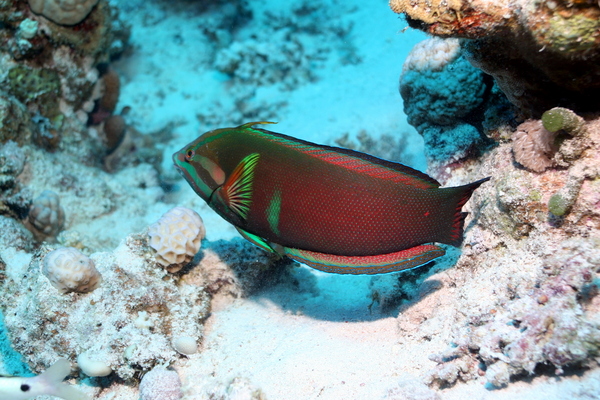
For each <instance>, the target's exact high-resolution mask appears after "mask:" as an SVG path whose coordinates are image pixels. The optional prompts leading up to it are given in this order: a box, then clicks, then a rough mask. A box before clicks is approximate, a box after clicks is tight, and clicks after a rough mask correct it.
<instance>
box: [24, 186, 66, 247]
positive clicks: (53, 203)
mask: <svg viewBox="0 0 600 400" xmlns="http://www.w3.org/2000/svg"><path fill="white" fill-rule="evenodd" d="M29 222H30V223H31V225H32V226H33V227H34V228H35V231H34V232H33V233H34V234H38V236H39V237H40V239H43V238H46V237H55V236H56V235H58V233H59V232H60V230H61V229H62V227H63V225H64V223H65V212H64V210H63V208H62V207H61V206H60V199H59V197H58V195H57V194H56V193H54V192H53V191H51V190H44V191H43V192H42V193H41V194H40V195H39V196H38V197H37V198H36V199H35V200H34V201H33V203H32V204H31V209H30V210H29Z"/></svg>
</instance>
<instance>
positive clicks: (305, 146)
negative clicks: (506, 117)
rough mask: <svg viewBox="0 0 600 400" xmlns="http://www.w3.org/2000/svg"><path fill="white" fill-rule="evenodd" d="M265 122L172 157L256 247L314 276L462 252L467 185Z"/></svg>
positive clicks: (219, 134)
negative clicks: (448, 250) (445, 182)
mask: <svg viewBox="0 0 600 400" xmlns="http://www.w3.org/2000/svg"><path fill="white" fill-rule="evenodd" d="M256 124H258V123H250V124H245V125H242V126H240V127H237V128H229V129H219V130H215V131H211V132H207V133H205V134H204V135H202V136H200V137H199V138H198V139H196V140H195V141H194V142H192V143H190V144H189V145H187V146H185V147H184V148H183V149H182V150H181V151H179V152H177V153H175V154H174V156H173V159H174V162H175V164H176V166H177V167H178V168H179V169H180V171H181V172H182V174H183V175H184V177H185V178H186V180H187V181H188V182H189V183H190V185H191V186H192V187H193V188H194V190H195V191H196V192H197V193H198V194H199V195H200V196H201V197H202V198H203V199H204V200H206V201H207V203H208V204H209V205H210V206H211V207H212V208H213V209H214V210H215V211H217V213H219V214H220V215H221V216H222V217H223V218H225V219H226V220H227V221H228V222H230V223H232V224H233V225H235V226H236V227H237V228H238V230H240V232H241V233H242V235H244V237H246V238H247V239H249V240H251V241H252V242H254V243H255V244H257V245H259V246H261V247H263V248H265V249H267V250H271V251H277V252H279V253H280V254H285V255H287V256H290V257H292V258H294V259H296V260H298V261H300V262H303V263H306V264H308V265H311V266H313V267H315V268H318V269H322V270H325V271H330V272H337V273H382V272H389V271H396V270H402V269H406V268H412V267H414V266H417V265H421V264H423V263H425V262H427V261H429V260H431V259H433V258H436V257H439V256H441V255H443V254H444V251H443V250H442V249H441V248H440V247H439V246H435V245H431V244H428V243H433V242H439V243H446V244H451V245H458V244H460V242H461V239H462V226H463V219H464V214H463V213H462V212H461V208H462V206H463V205H464V203H465V202H466V201H467V200H468V199H469V197H470V196H471V194H472V192H473V190H475V189H476V188H477V187H478V186H479V185H480V184H481V183H483V182H484V181H486V180H487V179H484V180H481V181H478V182H474V183H471V184H469V185H465V186H460V187H452V188H440V187H439V186H440V184H439V183H438V182H437V181H435V180H434V179H432V178H430V177H429V176H427V175H425V174H423V173H421V172H419V171H416V170H413V169H411V168H409V167H406V166H404V165H402V164H398V163H393V162H389V161H385V160H381V159H378V158H375V157H372V156H369V155H367V154H363V153H359V152H355V151H351V150H346V149H340V148H335V147H328V146H321V145H317V144H313V143H310V142H306V141H302V140H299V139H296V138H293V137H290V136H286V135H281V134H277V133H274V132H270V131H267V130H264V129H257V128H253V125H256Z"/></svg>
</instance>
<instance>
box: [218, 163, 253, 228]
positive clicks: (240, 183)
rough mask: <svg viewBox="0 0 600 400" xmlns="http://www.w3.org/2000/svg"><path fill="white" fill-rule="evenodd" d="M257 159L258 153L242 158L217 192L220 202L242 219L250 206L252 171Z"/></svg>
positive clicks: (246, 214)
mask: <svg viewBox="0 0 600 400" xmlns="http://www.w3.org/2000/svg"><path fill="white" fill-rule="evenodd" d="M259 158H260V155H259V154H258V153H252V154H249V155H247V156H246V157H244V158H243V159H242V161H240V163H239V164H238V165H237V167H235V169H234V170H233V172H232V173H231V175H230V176H229V177H228V178H227V180H226V181H225V184H224V185H223V186H222V187H221V188H220V189H221V190H220V191H219V196H221V200H222V201H223V202H224V203H225V204H226V205H227V207H228V208H229V209H230V210H231V211H233V212H234V213H235V214H237V215H238V216H240V217H241V218H242V219H246V217H247V216H248V212H249V211H250V205H251V204H252V185H253V181H254V169H255V168H256V164H257V163H258V159H259Z"/></svg>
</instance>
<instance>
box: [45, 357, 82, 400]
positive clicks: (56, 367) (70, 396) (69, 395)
mask: <svg viewBox="0 0 600 400" xmlns="http://www.w3.org/2000/svg"><path fill="white" fill-rule="evenodd" d="M70 373H71V363H69V361H68V360H66V359H64V358H61V359H59V360H58V361H56V362H55V363H54V364H53V365H52V366H51V367H50V368H48V369H47V370H46V371H44V372H43V373H42V374H41V375H39V376H38V377H37V379H38V380H39V381H40V382H43V384H44V386H45V387H47V388H48V392H50V393H48V394H50V395H52V396H56V397H60V398H61V399H65V400H89V397H88V396H87V395H86V394H85V393H83V392H80V391H79V390H77V389H75V388H74V387H72V386H70V385H68V384H66V383H63V379H65V378H66V377H67V375H69V374H70Z"/></svg>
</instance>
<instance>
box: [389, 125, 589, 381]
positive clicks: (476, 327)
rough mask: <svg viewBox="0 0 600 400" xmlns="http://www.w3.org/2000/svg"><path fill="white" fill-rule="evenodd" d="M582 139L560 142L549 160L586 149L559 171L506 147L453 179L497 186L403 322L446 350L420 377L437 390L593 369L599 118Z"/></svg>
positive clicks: (481, 200)
mask: <svg viewBox="0 0 600 400" xmlns="http://www.w3.org/2000/svg"><path fill="white" fill-rule="evenodd" d="M529 123H532V124H533V123H535V124H534V125H535V126H536V127H537V128H536V129H540V127H541V126H542V125H541V124H542V123H541V121H539V120H537V121H529ZM542 129H543V128H542ZM582 132H585V133H584V134H582V136H575V137H564V136H563V137H561V136H560V135H559V136H558V139H560V140H563V141H562V143H558V145H559V149H558V150H557V151H556V153H555V154H554V157H553V158H554V160H556V157H557V156H558V155H559V154H560V153H561V152H562V151H563V150H561V149H562V147H564V146H565V145H567V143H568V142H573V141H576V140H578V138H580V137H581V138H586V140H587V144H586V146H588V147H587V148H586V150H585V151H582V152H580V153H579V154H580V155H579V156H578V158H577V159H574V160H573V161H572V162H570V163H565V164H564V167H563V168H560V169H558V168H553V169H548V170H546V171H544V172H542V173H538V174H533V173H530V172H528V171H524V170H522V169H520V168H519V166H518V165H516V164H515V163H513V162H512V160H511V158H510V152H511V151H512V149H511V147H512V145H511V144H510V143H500V144H498V146H497V147H496V148H494V149H492V150H491V151H489V152H488V153H487V154H486V155H484V156H483V157H482V159H481V160H480V161H479V162H474V163H475V164H474V165H472V164H471V165H462V166H458V167H457V168H456V169H455V171H454V173H455V174H458V175H459V177H460V179H469V178H473V177H474V176H480V175H481V174H490V175H492V176H493V177H494V178H492V180H491V181H490V182H491V184H490V185H488V186H486V187H485V188H482V190H481V191H480V192H478V193H477V194H476V195H475V196H474V197H473V198H472V199H471V202H470V204H469V205H468V208H467V211H472V212H474V215H473V219H472V220H471V222H470V224H469V223H468V224H469V226H470V228H469V229H468V230H466V232H465V238H464V246H463V249H462V254H461V256H460V257H459V259H458V261H457V262H456V265H455V267H454V268H452V269H450V270H446V271H444V273H443V274H437V275H434V276H432V277H431V278H433V279H435V280H439V281H440V284H439V285H438V288H439V289H438V290H437V291H436V292H433V293H431V294H430V293H427V292H426V293H424V294H422V295H420V296H419V297H418V299H417V300H415V301H414V302H412V303H409V304H407V305H406V306H405V307H406V309H407V310H406V311H405V312H401V314H400V316H399V317H398V324H399V327H400V328H401V332H402V334H403V336H404V335H406V334H410V335H413V336H415V337H417V338H418V337H421V336H425V335H426V338H427V340H428V341H431V342H435V340H436V338H437V339H441V340H443V341H444V342H446V343H447V349H446V350H444V351H441V352H436V353H435V354H433V355H431V356H430V360H432V361H434V362H436V363H437V364H438V365H437V366H436V367H434V368H433V369H432V370H430V371H429V372H428V373H427V374H426V375H425V377H424V378H425V380H426V382H428V383H429V384H431V385H432V386H436V387H448V386H451V385H454V384H456V383H457V382H460V381H471V380H479V381H481V383H484V384H486V385H487V387H489V388H493V387H502V386H505V385H509V384H510V383H511V382H513V381H514V380H518V379H521V378H524V377H526V376H528V375H531V374H538V373H539V372H540V368H544V370H545V371H553V372H548V373H549V374H550V375H552V376H561V375H562V374H564V373H565V372H566V371H565V370H566V368H584V369H585V368H597V365H598V364H597V357H598V355H600V319H599V315H600V295H599V294H600V290H599V289H598V279H600V208H599V207H598V204H600V195H599V194H598V193H600V192H597V191H598V189H599V181H598V178H599V177H600V159H599V158H598V154H599V153H598V151H599V150H600V118H597V117H596V118H595V119H590V120H588V121H586V122H585V126H583V131H582ZM553 135H554V134H553ZM560 140H559V142H560ZM582 143H583V142H582ZM451 179H454V182H456V179H457V178H451ZM452 183H453V181H452V180H450V181H449V182H446V183H445V184H452ZM448 274H449V276H448ZM425 282H427V281H425ZM425 282H424V283H423V285H424V284H425ZM423 290H424V289H423ZM440 299H443V301H441V300H440ZM420 303H422V304H420ZM444 304H451V305H452V308H453V310H454V311H450V314H451V315H448V314H447V312H446V311H448V310H447V309H442V310H440V309H439V308H440V307H443V305H444ZM442 318H443V319H442ZM548 367H550V369H548Z"/></svg>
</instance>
